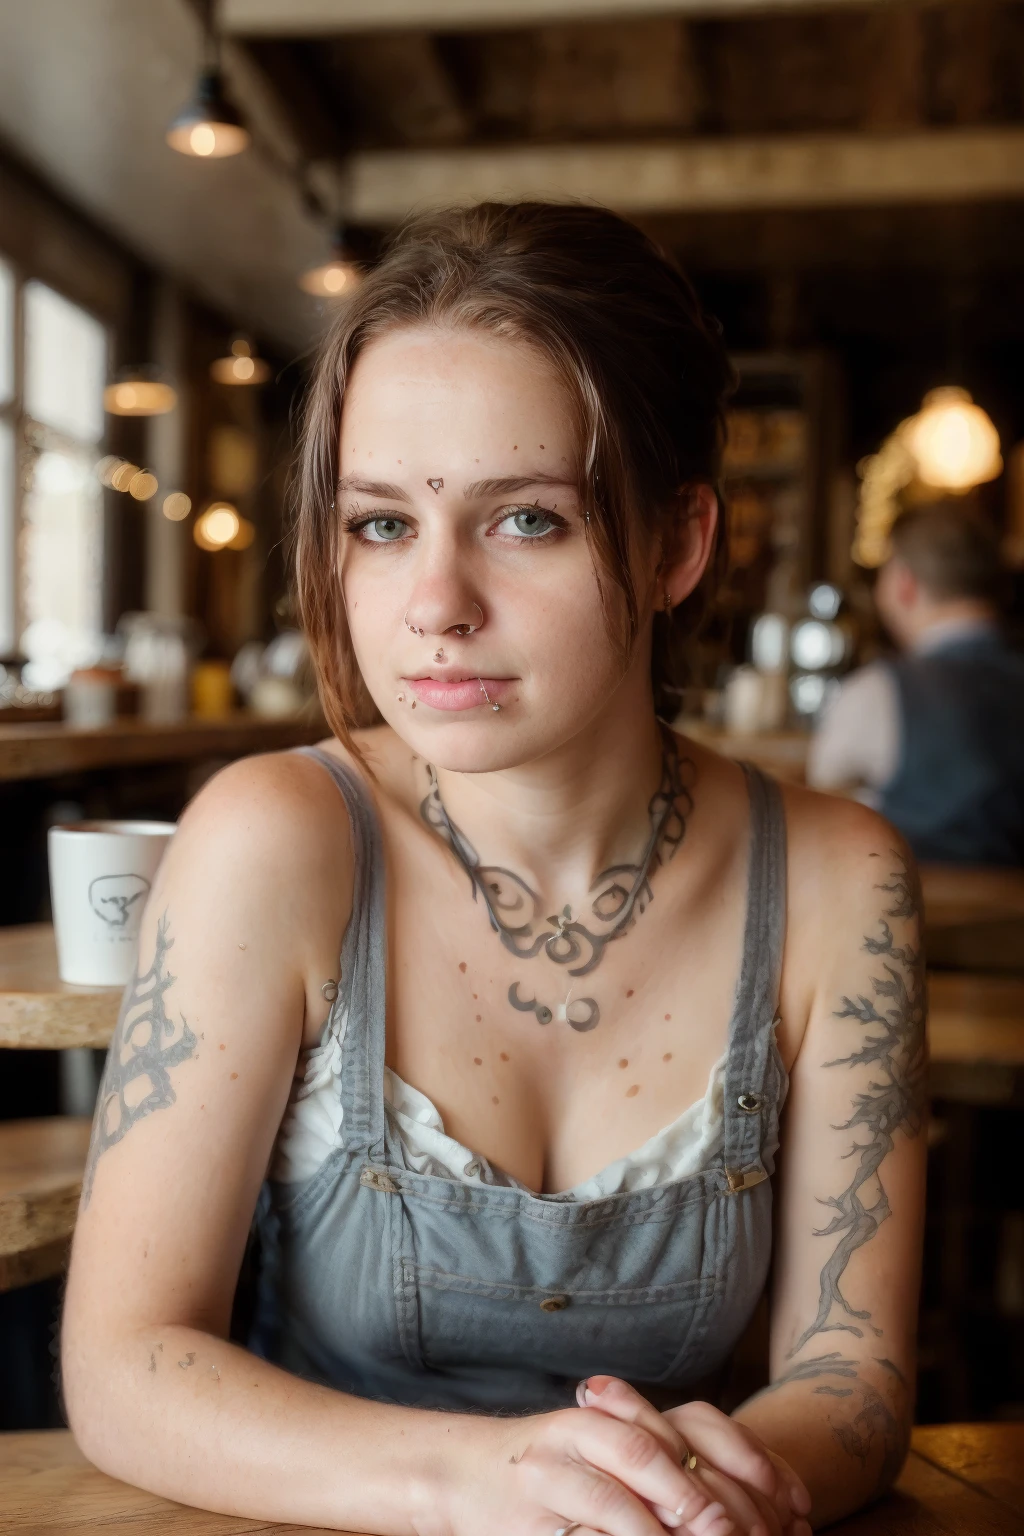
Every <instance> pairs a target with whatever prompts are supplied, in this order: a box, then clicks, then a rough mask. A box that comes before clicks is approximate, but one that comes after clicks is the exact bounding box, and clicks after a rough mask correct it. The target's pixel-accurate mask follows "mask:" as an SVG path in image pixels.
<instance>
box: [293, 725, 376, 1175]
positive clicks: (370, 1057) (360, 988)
mask: <svg viewBox="0 0 1024 1536" xmlns="http://www.w3.org/2000/svg"><path fill="white" fill-rule="evenodd" d="M296 750H297V751H299V752H301V753H302V754H303V756H304V757H311V758H313V759H314V761H315V762H318V763H319V764H320V765H321V766H322V767H324V768H326V770H327V772H328V773H329V774H330V776H331V778H332V779H333V780H334V782H335V784H336V785H337V786H338V789H339V790H340V791H341V795H342V799H343V800H344V801H345V807H346V809H347V811H348V817H349V822H350V825H351V828H352V851H353V861H354V870H353V880H352V915H351V917H350V918H349V922H348V927H347V928H346V929H345V936H344V939H343V940H342V947H341V962H340V963H341V973H340V976H339V977H338V982H339V986H338V996H337V998H336V999H335V1002H334V1005H333V1007H332V1009H331V1019H332V1020H333V1018H334V1016H335V1015H336V1014H337V1013H338V1011H339V1010H342V1009H344V1010H346V1011H347V1023H346V1026H345V1038H344V1044H343V1047H342V1058H343V1060H342V1070H341V1099H342V1108H343V1111H344V1115H343V1125H344V1135H345V1141H346V1143H348V1142H350V1141H354V1140H355V1139H356V1138H358V1139H359V1141H361V1142H363V1143H365V1145H366V1146H367V1148H368V1149H369V1152H370V1155H371V1157H377V1158H380V1157H382V1156H383V1151H384V1100H383V1080H384V1079H383V1074H384V1025H385V994H386V982H387V899H386V889H385V868H384V844H383V840H382V838H381V831H380V822H379V820H378V816H377V809H376V806H375V805H374V802H373V796H372V794H371V792H370V788H369V786H368V785H367V784H366V783H365V781H364V780H363V778H362V775H361V774H359V773H358V772H357V771H356V770H355V769H354V768H350V767H349V766H348V764H347V763H342V762H339V760H338V759H337V758H336V757H334V756H333V754H331V753H329V752H324V751H323V750H322V749H321V748H319V747H298V748H296Z"/></svg>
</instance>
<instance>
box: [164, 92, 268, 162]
mask: <svg viewBox="0 0 1024 1536" xmlns="http://www.w3.org/2000/svg"><path fill="white" fill-rule="evenodd" d="M166 138H167V142H168V144H169V145H170V146H171V148H172V149H176V150H177V151H178V153H179V154H180V155H193V156H197V157H198V158H199V159H200V160H219V159H223V158H224V156H226V155H238V154H241V152H242V150H243V149H246V148H247V147H248V145H249V130H248V129H247V128H246V126H245V124H244V123H243V122H242V118H241V114H240V113H239V112H238V110H237V108H236V107H233V106H232V104H231V102H230V101H228V99H227V97H226V96H225V94H224V82H223V77H222V75H221V72H220V70H219V69H206V70H204V71H203V73H202V74H201V75H200V76H199V81H198V83H197V85H196V90H195V95H194V96H193V97H192V99H191V101H189V102H188V103H187V105H186V106H184V107H182V109H181V111H180V112H179V113H178V115H177V117H175V118H174V119H173V121H172V122H171V124H170V127H169V128H168V129H167V134H166Z"/></svg>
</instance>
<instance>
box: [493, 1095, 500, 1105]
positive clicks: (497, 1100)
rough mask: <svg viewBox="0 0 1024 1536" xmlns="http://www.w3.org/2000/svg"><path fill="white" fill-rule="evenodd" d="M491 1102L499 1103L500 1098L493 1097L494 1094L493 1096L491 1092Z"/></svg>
mask: <svg viewBox="0 0 1024 1536" xmlns="http://www.w3.org/2000/svg"><path fill="white" fill-rule="evenodd" d="M491 1103H492V1104H500V1103H501V1100H500V1099H496V1098H495V1097H494V1096H493V1094H492V1096H491Z"/></svg>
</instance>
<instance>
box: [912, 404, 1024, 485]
mask: <svg viewBox="0 0 1024 1536" xmlns="http://www.w3.org/2000/svg"><path fill="white" fill-rule="evenodd" d="M906 443H907V447H908V448H909V450H910V452H911V453H912V454H913V456H914V458H915V460H916V461H917V473H918V477H919V479H921V480H923V481H924V483H925V484H926V485H933V486H935V487H936V488H937V489H940V490H944V491H969V490H970V489H971V488H972V486H975V485H982V484H984V482H985V481H986V480H994V479H995V478H996V476H997V475H998V474H1000V473H1001V471H1002V468H1003V460H1002V457H1001V456H1000V452H999V433H998V432H997V431H996V429H995V427H994V426H993V424H992V421H991V419H990V417H989V416H988V415H987V414H986V412H985V411H983V410H982V408H981V406H980V405H975V403H974V401H973V400H972V399H971V397H970V395H969V394H968V392H967V390H966V389H959V388H957V387H956V386H955V385H947V386H946V387H944V388H942V389H932V390H929V392H928V394H926V395H925V397H924V400H923V401H922V404H921V409H920V411H919V412H918V413H917V415H916V416H913V417H911V419H910V421H909V422H908V423H907V426H906Z"/></svg>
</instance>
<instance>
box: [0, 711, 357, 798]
mask: <svg viewBox="0 0 1024 1536" xmlns="http://www.w3.org/2000/svg"><path fill="white" fill-rule="evenodd" d="M326 734H327V728H326V726H325V725H324V723H323V721H322V720H320V719H316V720H313V721H309V720H303V719H294V718H292V719H287V720H265V719H263V718H262V717H260V716H258V715H246V714H242V713H239V714H235V715H228V716H225V718H224V719H223V720H199V719H190V720H183V721H182V722H181V723H180V724H179V725H152V724H150V723H149V722H148V721H145V720H118V721H116V722H115V723H114V724H113V725H108V726H103V727H102V728H101V729H99V730H92V731H85V730H76V729H75V728H73V727H72V726H68V725H63V724H60V723H55V724H43V725H8V724H3V725H0V782H2V781H7V782H10V781H12V780H17V779H44V778H49V777H50V776H51V775H54V774H61V773H81V772H84V771H86V770H88V769H92V768H116V767H124V766H126V765H130V764H133V763H173V762H188V761H190V760H192V759H194V758H202V757H244V756H245V754H246V753H248V752H279V751H283V750H285V749H286V748H288V747H299V746H304V745H307V744H309V743H311V742H314V741H321V740H322V739H323V737H324V736H325V735H326Z"/></svg>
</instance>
